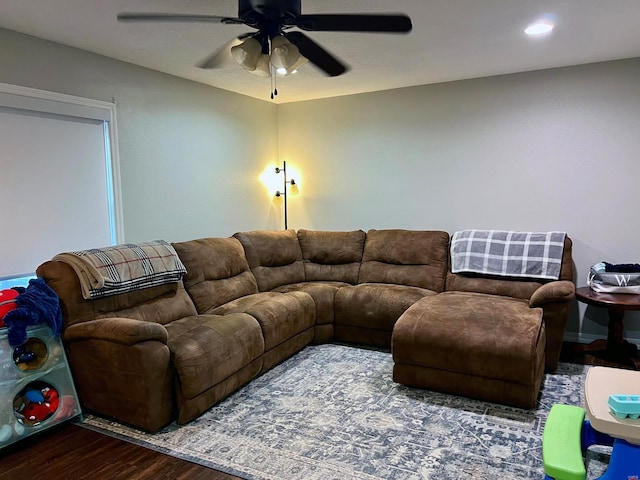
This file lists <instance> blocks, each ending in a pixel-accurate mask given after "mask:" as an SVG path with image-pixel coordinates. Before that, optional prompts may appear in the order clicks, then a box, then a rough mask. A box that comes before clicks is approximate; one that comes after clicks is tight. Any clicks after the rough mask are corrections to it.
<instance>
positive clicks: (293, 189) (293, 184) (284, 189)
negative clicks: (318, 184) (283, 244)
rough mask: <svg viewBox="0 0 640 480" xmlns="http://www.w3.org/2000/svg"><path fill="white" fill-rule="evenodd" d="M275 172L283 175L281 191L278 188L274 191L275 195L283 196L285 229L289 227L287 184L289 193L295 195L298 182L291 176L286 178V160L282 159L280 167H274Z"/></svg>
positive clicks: (298, 191)
mask: <svg viewBox="0 0 640 480" xmlns="http://www.w3.org/2000/svg"><path fill="white" fill-rule="evenodd" d="M276 173H282V175H283V177H284V179H283V180H284V181H283V187H282V191H280V190H278V191H276V197H283V198H284V229H285V230H287V228H288V227H289V224H288V221H287V184H289V185H291V186H290V187H289V188H290V191H289V194H290V195H297V194H298V193H300V190H299V189H298V184H297V183H296V181H295V180H294V179H293V178H292V179H291V180H287V162H284V161H283V162H282V168H280V167H276Z"/></svg>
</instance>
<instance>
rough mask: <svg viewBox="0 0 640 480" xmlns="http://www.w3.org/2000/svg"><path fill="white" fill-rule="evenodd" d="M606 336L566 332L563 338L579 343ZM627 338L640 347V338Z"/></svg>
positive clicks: (626, 338)
mask: <svg viewBox="0 0 640 480" xmlns="http://www.w3.org/2000/svg"><path fill="white" fill-rule="evenodd" d="M602 338H604V337H601V336H600V335H592V334H589V333H576V332H564V337H563V340H565V341H566V342H577V343H591V342H593V341H594V340H599V339H602ZM625 340H627V341H628V342H631V343H635V344H636V345H637V346H638V347H640V338H632V337H625Z"/></svg>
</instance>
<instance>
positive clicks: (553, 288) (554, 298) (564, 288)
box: [529, 280, 576, 308]
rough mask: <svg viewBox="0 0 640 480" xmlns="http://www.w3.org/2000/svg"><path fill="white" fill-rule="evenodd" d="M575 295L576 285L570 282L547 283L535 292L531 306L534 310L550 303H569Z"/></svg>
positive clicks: (530, 301) (531, 299)
mask: <svg viewBox="0 0 640 480" xmlns="http://www.w3.org/2000/svg"><path fill="white" fill-rule="evenodd" d="M575 293H576V286H575V284H574V283H573V282H570V281H568V280H558V281H555V282H549V283H545V284H544V285H542V286H540V288H538V289H537V290H536V291H535V292H533V295H531V298H530V299H529V306H530V307H531V308H534V307H542V306H544V305H545V304H547V303H550V302H569V301H571V300H572V299H573V297H574V295H575Z"/></svg>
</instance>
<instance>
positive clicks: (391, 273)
mask: <svg viewBox="0 0 640 480" xmlns="http://www.w3.org/2000/svg"><path fill="white" fill-rule="evenodd" d="M449 240H450V238H449V234H448V233H446V232H440V231H410V230H369V231H368V232H366V233H365V232H364V231H361V230H358V231H351V232H322V231H311V230H299V231H297V232H295V231H293V230H286V231H252V232H240V233H236V234H235V235H233V236H232V237H229V238H205V239H198V240H191V241H186V242H179V243H174V244H173V247H174V248H175V250H176V252H177V254H178V256H179V257H180V259H181V260H182V262H183V264H184V265H185V267H186V268H187V274H186V275H185V277H184V278H183V279H182V281H180V282H178V283H177V284H171V285H163V286H160V287H152V288H147V289H145V290H137V291H133V292H128V293H122V294H118V295H114V296H111V297H104V298H101V299H97V300H85V299H83V298H82V295H81V289H80V284H79V280H78V278H77V276H76V274H75V272H74V270H73V269H72V268H71V267H70V266H69V265H67V264H66V263H63V262H60V261H49V262H45V263H44V264H42V265H41V266H40V267H39V268H38V270H37V274H38V276H40V277H42V278H44V279H45V281H47V283H48V284H49V285H50V286H51V287H52V288H53V289H54V290H55V291H56V292H57V293H58V295H59V296H60V301H61V306H62V309H63V315H64V333H63V339H64V343H65V347H66V349H67V352H68V358H69V363H70V365H71V369H72V372H73V375H74V378H75V382H76V388H77V390H78V393H79V397H80V400H81V402H82V404H83V407H84V408H85V409H87V410H90V411H94V412H96V413H99V414H101V415H104V416H108V417H113V418H115V419H117V420H119V421H121V422H124V423H128V424H131V425H135V426H137V427H140V428H142V429H144V430H148V431H155V430H158V429H159V428H161V427H162V426H164V425H166V424H168V423H170V422H171V421H172V420H174V419H176V420H177V422H178V423H180V424H182V423H186V422H188V421H190V420H192V419H193V418H195V417H196V416H198V415H200V414H201V413H203V412H204V411H206V410H207V409H209V408H210V407H211V406H212V405H213V404H215V403H216V402H218V401H219V400H221V399H222V398H224V397H225V396H227V395H229V394H230V393H231V392H233V391H234V390H236V389H238V388H239V387H240V386H242V385H243V384H245V383H247V382H249V381H250V380H251V379H252V378H254V377H256V376H257V375H260V374H261V373H263V372H265V371H266V370H268V369H270V368H272V367H273V366H274V365H276V364H278V363H280V362H281V361H283V360H284V359H286V358H288V357H289V356H291V355H293V354H294V353H295V352H297V351H299V350H300V349H302V348H304V346H306V345H307V344H309V343H311V342H315V343H323V342H330V341H339V342H349V343H358V344H364V345H372V346H379V347H386V348H389V347H391V339H392V332H393V329H394V326H395V325H396V322H397V321H398V319H399V318H400V317H402V315H403V314H404V313H405V311H407V309H409V308H410V307H412V306H413V305H417V304H418V303H419V302H428V300H429V298H435V297H436V296H437V295H438V294H440V293H442V292H445V291H452V290H453V291H461V292H477V293H478V292H479V293H482V294H483V295H477V297H478V299H477V302H485V303H484V304H483V308H487V307H488V308H489V309H490V307H491V302H492V300H491V298H492V296H493V295H497V296H500V298H501V299H502V300H504V301H509V300H512V301H513V302H517V303H518V304H519V305H520V308H526V309H527V310H529V309H530V310H532V312H533V314H532V315H529V317H531V318H533V320H531V321H533V322H535V318H538V322H542V320H540V319H543V320H544V323H543V324H542V325H541V326H540V328H539V329H540V331H541V332H542V333H541V334H540V335H545V331H546V338H547V339H548V340H547V342H546V347H545V343H543V342H542V341H540V342H538V347H539V348H541V349H542V353H540V350H539V349H538V350H537V351H535V352H533V355H535V356H539V357H540V356H541V358H544V360H545V361H546V368H547V370H554V369H555V368H556V367H557V362H558V357H559V351H560V344H561V341H562V335H563V333H564V328H565V324H566V320H567V313H568V307H569V303H570V301H571V299H572V298H573V291H574V285H573V283H572V275H573V266H572V260H571V240H570V239H569V238H567V239H566V241H565V255H564V258H563V267H562V275H561V280H560V281H552V282H547V283H545V284H543V283H539V282H528V281H521V280H518V279H504V278H503V279H496V278H483V277H479V276H473V277H470V276H469V277H466V276H463V275H453V274H451V273H450V271H449V269H448V265H449V257H448V255H449V253H448V249H449ZM489 311H490V310H489ZM536 315H537V317H536ZM445 327H446V325H445ZM512 330H513V331H516V329H515V328H514V329H512ZM525 330H526V331H527V332H530V331H531V328H527V329H525ZM493 334H494V333H490V335H493ZM527 341H528V340H527ZM525 343H526V342H525ZM512 344H513V345H518V342H517V340H513V342H512ZM525 355H526V353H525ZM491 361H493V360H491ZM534 363H535V362H534ZM462 368H464V366H463V367H462ZM493 368H495V367H493ZM442 375H443V378H445V377H446V372H445V373H443V374H442ZM538 387H539V384H538ZM532 388H533V389H535V392H534V393H533V395H534V396H535V395H537V387H536V386H535V385H533V386H531V387H530V388H529V390H531V389H532ZM463 393H464V392H463ZM471 394H473V392H471ZM527 395H529V396H531V395H532V393H531V392H530V391H528V392H527Z"/></svg>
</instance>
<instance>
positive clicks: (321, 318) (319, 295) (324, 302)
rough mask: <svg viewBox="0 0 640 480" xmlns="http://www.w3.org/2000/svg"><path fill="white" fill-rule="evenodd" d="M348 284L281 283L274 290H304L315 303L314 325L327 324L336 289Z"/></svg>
mask: <svg viewBox="0 0 640 480" xmlns="http://www.w3.org/2000/svg"><path fill="white" fill-rule="evenodd" d="M347 285H349V284H348V283H344V282H300V283H290V284H288V285H282V286H281V287H278V288H276V289H275V290H274V291H275V292H282V293H286V292H306V293H308V294H309V295H311V298H313V301H314V303H315V304H316V325H329V324H332V323H333V320H334V309H333V305H334V300H335V296H336V293H337V292H338V290H339V289H340V288H342V287H344V286H347Z"/></svg>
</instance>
